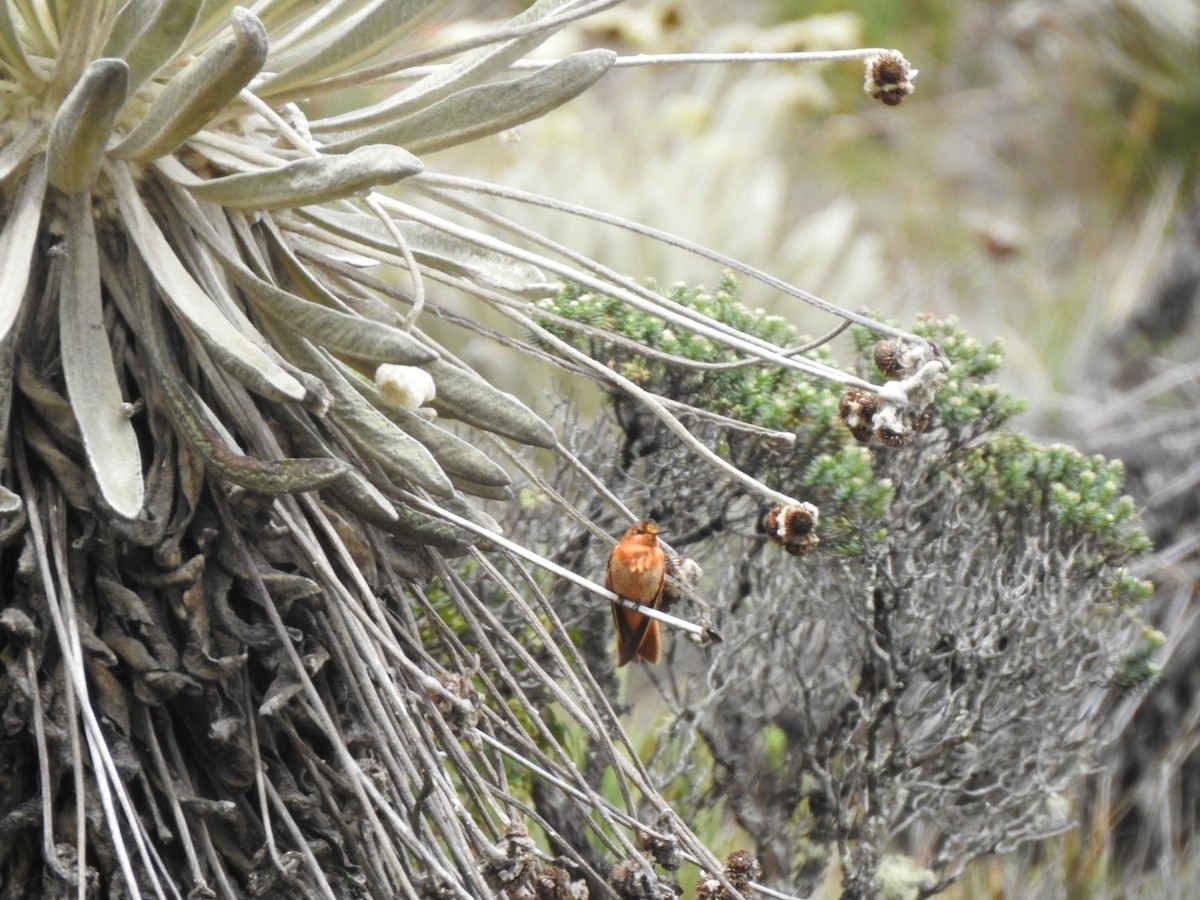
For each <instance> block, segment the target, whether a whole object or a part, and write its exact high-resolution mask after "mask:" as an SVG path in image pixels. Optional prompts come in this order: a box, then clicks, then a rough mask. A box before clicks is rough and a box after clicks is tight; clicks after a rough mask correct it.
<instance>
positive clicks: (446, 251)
mask: <svg viewBox="0 0 1200 900" xmlns="http://www.w3.org/2000/svg"><path fill="white" fill-rule="evenodd" d="M300 215H302V216H304V218H306V219H310V220H312V221H313V222H316V223H317V224H319V225H320V226H321V227H322V228H325V229H326V230H328V231H331V232H333V233H334V234H341V235H344V236H346V237H348V238H352V239H353V240H356V241H359V242H361V243H364V244H367V245H368V246H371V247H376V248H378V249H380V250H383V251H385V252H389V253H395V252H397V248H396V241H395V239H394V238H393V237H392V235H391V233H390V232H389V231H388V230H387V229H386V228H385V227H384V225H383V223H382V222H380V221H379V220H378V219H377V218H375V217H374V216H368V215H362V214H356V213H346V212H338V211H335V210H331V209H326V208H323V207H310V208H308V209H304V210H301V211H300ZM395 225H396V228H397V229H398V230H399V231H400V233H401V234H402V235H403V236H404V239H405V241H407V242H408V246H409V249H410V250H412V252H413V256H415V257H416V258H417V260H418V261H420V262H422V263H425V264H426V265H428V266H430V267H431V268H434V269H437V270H438V271H439V272H445V273H447V274H448V275H454V276H457V277H460V278H466V279H468V280H470V281H473V282H474V283H476V284H479V285H482V286H484V287H490V288H495V289H496V290H501V291H508V292H509V293H514V294H518V295H520V296H526V297H531V298H536V299H540V298H542V297H545V296H546V295H547V294H553V293H556V292H557V290H558V285H557V284H556V283H553V282H551V281H550V279H548V278H547V277H546V275H545V273H543V272H542V270H541V269H539V268H538V267H537V266H534V265H531V264H530V263H527V262H524V261H522V260H518V259H513V258H512V257H509V256H504V255H503V254H500V253H497V252H496V251H494V250H492V249H490V248H486V247H480V246H478V245H476V244H472V243H470V242H469V241H464V240H462V239H461V238H458V237H455V236H454V235H449V234H446V233H445V232H444V231H438V230H437V229H436V228H430V227H429V226H428V225H422V224H419V223H417V222H405V221H397V222H396V223H395Z"/></svg>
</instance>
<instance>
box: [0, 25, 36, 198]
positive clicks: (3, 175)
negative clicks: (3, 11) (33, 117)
mask: <svg viewBox="0 0 1200 900" xmlns="http://www.w3.org/2000/svg"><path fill="white" fill-rule="evenodd" d="M0 5H3V4H0ZM45 136H46V126H45V123H43V122H30V123H29V124H27V125H26V126H25V127H24V128H22V129H21V130H20V131H18V132H17V133H16V134H15V135H14V136H13V137H12V138H11V139H10V140H9V142H8V143H7V144H5V145H4V148H3V149H0V182H5V181H8V177H9V176H10V175H12V173H13V172H15V171H16V170H17V169H19V168H20V167H21V166H23V165H24V164H25V163H26V162H27V161H28V160H29V158H30V157H31V156H33V154H34V153H35V152H36V151H37V150H38V149H39V148H40V147H41V143H42V139H43V138H44V137H45Z"/></svg>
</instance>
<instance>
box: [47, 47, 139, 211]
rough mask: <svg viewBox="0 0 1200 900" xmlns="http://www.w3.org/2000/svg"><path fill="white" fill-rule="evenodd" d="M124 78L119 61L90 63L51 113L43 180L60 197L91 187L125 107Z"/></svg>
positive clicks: (125, 82) (124, 73) (125, 77)
mask: <svg viewBox="0 0 1200 900" xmlns="http://www.w3.org/2000/svg"><path fill="white" fill-rule="evenodd" d="M128 74H129V73H128V69H127V68H126V66H125V63H124V62H122V61H121V60H119V59H96V60H93V61H92V62H90V63H89V64H88V66H87V68H86V69H84V70H83V75H82V76H80V78H79V81H78V82H76V84H75V87H74V88H72V89H71V93H69V94H68V95H67V96H66V99H65V100H63V102H62V105H60V106H59V108H58V112H56V113H55V114H54V121H53V122H52V123H51V125H50V137H49V139H48V141H47V145H46V180H47V181H49V182H50V184H52V185H54V187H56V188H58V189H59V190H60V191H62V192H63V193H64V194H74V193H76V192H77V191H83V190H87V189H88V188H90V187H91V186H92V184H93V183H95V181H96V176H97V175H98V174H99V173H100V164H101V163H102V162H103V161H104V147H105V145H106V144H107V143H108V138H109V135H111V134H112V130H113V123H114V122H116V120H117V113H118V112H119V111H120V109H121V104H122V103H124V102H125V91H126V87H127V84H128Z"/></svg>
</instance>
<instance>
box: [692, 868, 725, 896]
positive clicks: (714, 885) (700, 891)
mask: <svg viewBox="0 0 1200 900" xmlns="http://www.w3.org/2000/svg"><path fill="white" fill-rule="evenodd" d="M696 900H727V898H726V894H725V889H724V888H723V887H721V882H719V881H717V879H716V878H714V877H713V875H712V873H711V872H701V873H700V877H699V879H697V881H696Z"/></svg>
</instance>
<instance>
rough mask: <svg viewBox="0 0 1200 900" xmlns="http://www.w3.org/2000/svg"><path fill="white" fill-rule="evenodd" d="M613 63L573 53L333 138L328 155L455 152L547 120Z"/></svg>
mask: <svg viewBox="0 0 1200 900" xmlns="http://www.w3.org/2000/svg"><path fill="white" fill-rule="evenodd" d="M616 59H617V54H615V53H614V52H613V51H611V50H602V49H601V50H585V51H584V52H583V53H575V54H572V55H571V56H568V57H567V58H566V59H564V60H562V61H561V62H558V63H555V64H554V65H552V66H548V67H547V68H545V69H542V70H540V71H537V72H534V73H533V74H532V75H527V76H525V77H524V78H514V79H512V80H511V81H501V82H498V83H496V84H482V85H478V86H477V87H471V88H466V89H464V90H461V91H459V92H458V93H456V94H451V95H450V96H449V97H447V98H446V99H445V100H441V101H439V102H437V103H435V104H433V105H432V106H428V107H426V108H424V109H422V110H421V111H420V112H416V113H413V114H412V115H408V116H402V117H401V118H400V119H398V120H397V121H394V122H390V123H388V124H386V125H381V126H379V127H377V128H370V129H367V130H366V131H363V132H360V133H357V134H348V135H346V136H344V137H343V138H341V139H340V140H339V139H336V137H335V138H334V139H332V140H330V141H329V143H328V144H326V149H327V150H328V151H329V152H330V153H343V152H345V151H347V150H350V149H352V148H354V147H360V146H363V145H366V144H379V143H385V144H396V145H400V146H404V147H406V148H407V149H409V150H411V151H412V152H413V153H430V152H433V151H435V150H441V149H443V148H445V147H454V146H457V145H459V144H463V143H466V142H467V141H473V140H476V139H477V138H481V137H484V136H486V135H489V134H495V133H496V132H498V131H503V130H504V129H505V128H512V127H514V126H516V125H520V124H521V123H523V122H528V121H530V120H532V119H536V118H538V117H539V116H542V115H545V114H546V113H548V112H549V111H550V110H552V109H554V108H555V107H558V106H561V105H562V104H564V103H566V102H567V101H568V100H570V99H572V98H573V97H576V96H578V95H579V94H581V93H583V91H585V90H587V89H588V88H589V87H591V86H592V85H593V84H594V83H595V82H596V80H597V79H599V78H600V76H602V75H603V74H604V73H605V72H607V71H608V70H609V68H611V66H612V64H613V63H614V62H615V61H616Z"/></svg>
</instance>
